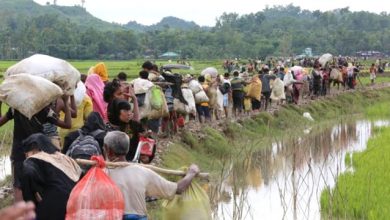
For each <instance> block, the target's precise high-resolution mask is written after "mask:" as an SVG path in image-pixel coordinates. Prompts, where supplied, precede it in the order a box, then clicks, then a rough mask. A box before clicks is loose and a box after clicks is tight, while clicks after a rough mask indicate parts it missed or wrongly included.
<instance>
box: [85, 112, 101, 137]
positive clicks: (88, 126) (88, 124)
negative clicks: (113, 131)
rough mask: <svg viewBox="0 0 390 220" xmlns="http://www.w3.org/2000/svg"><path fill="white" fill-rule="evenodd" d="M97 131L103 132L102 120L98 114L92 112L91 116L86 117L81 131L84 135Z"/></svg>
mask: <svg viewBox="0 0 390 220" xmlns="http://www.w3.org/2000/svg"><path fill="white" fill-rule="evenodd" d="M98 129H100V130H105V126H104V122H103V119H102V117H101V116H100V114H99V113H97V112H92V113H91V114H89V115H88V117H87V120H86V121H85V124H84V126H83V127H81V130H82V131H85V132H86V133H91V132H93V131H96V130H98Z"/></svg>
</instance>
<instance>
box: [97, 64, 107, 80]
mask: <svg viewBox="0 0 390 220" xmlns="http://www.w3.org/2000/svg"><path fill="white" fill-rule="evenodd" d="M94 70H95V71H94V72H95V74H97V75H98V76H100V79H102V81H103V82H106V81H108V71H107V67H106V64H104V63H98V64H96V66H95V67H94Z"/></svg>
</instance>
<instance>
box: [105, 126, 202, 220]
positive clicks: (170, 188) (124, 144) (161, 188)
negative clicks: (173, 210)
mask: <svg viewBox="0 0 390 220" xmlns="http://www.w3.org/2000/svg"><path fill="white" fill-rule="evenodd" d="M104 148H105V152H106V157H107V158H108V159H109V161H115V162H122V161H126V155H127V154H128V151H129V137H128V136H127V135H126V134H125V133H123V132H120V131H113V132H109V133H108V134H107V136H106V137H105V138H104ZM107 173H108V175H109V176H110V177H111V179H112V180H113V181H114V182H115V183H116V185H117V186H118V187H119V188H120V190H121V192H122V193H123V197H124V200H125V212H124V216H123V219H124V220H129V219H131V220H146V219H147V209H146V202H145V197H146V196H151V197H157V198H162V199H172V198H173V197H174V196H175V195H176V194H181V193H183V192H184V191H185V190H186V189H187V188H188V187H189V186H190V184H191V182H192V180H193V178H194V177H195V176H196V175H197V174H198V173H199V168H198V166H197V165H194V164H193V165H191V166H190V167H189V169H188V172H187V174H186V176H185V177H184V178H182V179H181V180H180V181H178V182H177V183H174V182H170V181H168V180H166V179H164V178H163V177H161V176H160V175H158V174H157V173H155V172H154V171H152V170H149V169H147V168H144V167H142V166H140V165H137V164H133V165H129V166H126V167H119V168H114V169H107Z"/></svg>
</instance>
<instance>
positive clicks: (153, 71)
mask: <svg viewBox="0 0 390 220" xmlns="http://www.w3.org/2000/svg"><path fill="white" fill-rule="evenodd" d="M142 69H143V71H146V72H148V73H149V74H148V78H147V79H148V80H150V81H156V80H158V78H159V76H160V73H159V72H158V66H157V65H156V64H153V63H152V62H150V61H149V60H148V61H145V62H144V63H143V64H142Z"/></svg>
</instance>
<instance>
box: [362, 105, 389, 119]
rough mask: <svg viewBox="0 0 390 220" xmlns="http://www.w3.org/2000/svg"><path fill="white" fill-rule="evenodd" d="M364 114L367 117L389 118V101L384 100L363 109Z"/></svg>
mask: <svg viewBox="0 0 390 220" xmlns="http://www.w3.org/2000/svg"><path fill="white" fill-rule="evenodd" d="M365 115H366V116H367V117H368V118H369V119H386V118H390V101H384V102H381V103H378V104H375V105H373V106H369V107H368V108H367V109H366V110H365Z"/></svg>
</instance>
